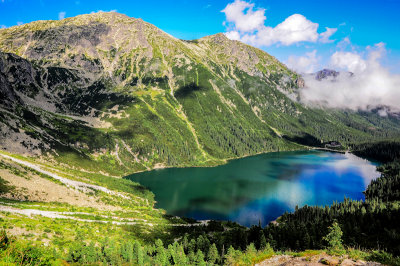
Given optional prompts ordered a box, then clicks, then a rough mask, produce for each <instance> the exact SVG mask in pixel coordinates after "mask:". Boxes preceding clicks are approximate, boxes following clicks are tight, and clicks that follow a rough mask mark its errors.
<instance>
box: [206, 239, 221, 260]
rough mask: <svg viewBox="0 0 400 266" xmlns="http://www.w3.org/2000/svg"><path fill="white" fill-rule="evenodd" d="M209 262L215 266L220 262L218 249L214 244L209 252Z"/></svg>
mask: <svg viewBox="0 0 400 266" xmlns="http://www.w3.org/2000/svg"><path fill="white" fill-rule="evenodd" d="M207 258H208V262H209V263H211V264H215V263H216V262H217V261H218V259H219V258H218V249H217V247H216V246H215V243H213V244H212V245H211V247H210V249H209V251H208V256H207Z"/></svg>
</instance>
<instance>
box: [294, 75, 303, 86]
mask: <svg viewBox="0 0 400 266" xmlns="http://www.w3.org/2000/svg"><path fill="white" fill-rule="evenodd" d="M295 83H296V86H297V87H298V88H304V87H305V82H304V79H303V78H301V77H298V78H297V79H296V81H295Z"/></svg>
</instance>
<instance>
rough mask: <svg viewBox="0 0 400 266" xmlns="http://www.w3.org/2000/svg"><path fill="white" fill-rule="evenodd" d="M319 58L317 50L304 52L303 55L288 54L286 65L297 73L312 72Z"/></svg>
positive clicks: (316, 67) (317, 65)
mask: <svg viewBox="0 0 400 266" xmlns="http://www.w3.org/2000/svg"><path fill="white" fill-rule="evenodd" d="M318 63H319V58H318V57H317V50H313V51H312V52H309V53H306V54H305V56H293V55H292V56H289V58H288V61H287V65H288V67H289V68H291V69H293V70H295V71H297V72H299V73H312V72H315V71H316V70H317V69H318V67H319V64H318Z"/></svg>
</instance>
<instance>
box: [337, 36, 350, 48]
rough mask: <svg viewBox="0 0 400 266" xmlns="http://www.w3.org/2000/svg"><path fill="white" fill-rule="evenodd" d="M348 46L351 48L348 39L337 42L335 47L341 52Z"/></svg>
mask: <svg viewBox="0 0 400 266" xmlns="http://www.w3.org/2000/svg"><path fill="white" fill-rule="evenodd" d="M348 46H351V41H350V38H349V37H345V38H343V40H341V41H340V42H338V44H337V45H336V47H337V48H339V49H341V50H344V49H346V48H347V47H348Z"/></svg>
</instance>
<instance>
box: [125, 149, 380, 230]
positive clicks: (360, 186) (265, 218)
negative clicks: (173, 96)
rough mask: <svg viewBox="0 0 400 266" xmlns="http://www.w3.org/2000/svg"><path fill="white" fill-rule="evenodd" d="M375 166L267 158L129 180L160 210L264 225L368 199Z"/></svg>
mask: <svg viewBox="0 0 400 266" xmlns="http://www.w3.org/2000/svg"><path fill="white" fill-rule="evenodd" d="M378 176H379V173H378V172H377V171H376V164H374V163H372V162H369V161H367V160H364V159H361V158H359V157H356V156H355V155H353V154H340V153H332V152H325V151H296V152H275V153H267V154H262V155H257V156H252V157H247V158H243V159H237V160H232V161H229V162H228V163H227V164H225V165H221V166H217V167H201V168H168V169H158V170H153V171H149V172H143V173H137V174H134V175H130V176H128V177H127V178H130V179H132V180H134V181H137V182H139V183H140V184H142V185H143V186H146V187H148V188H149V189H150V190H151V191H153V193H154V194H155V198H156V201H157V204H156V207H158V208H162V209H165V210H166V211H167V213H168V214H171V215H179V216H185V217H190V218H194V219H198V220H209V219H214V220H230V221H235V222H238V223H240V224H242V225H245V226H250V225H253V224H258V222H259V221H261V223H262V224H263V225H265V224H267V223H269V222H270V221H273V220H275V219H276V218H277V217H279V216H280V215H282V214H283V213H284V212H285V211H293V210H294V209H295V207H296V205H298V206H299V207H301V206H304V205H320V206H324V205H330V204H332V202H334V201H343V199H344V197H348V198H351V199H355V200H358V199H364V195H363V193H362V192H363V191H364V190H365V189H366V187H367V185H368V184H369V182H370V181H371V180H372V179H375V178H377V177H378Z"/></svg>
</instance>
